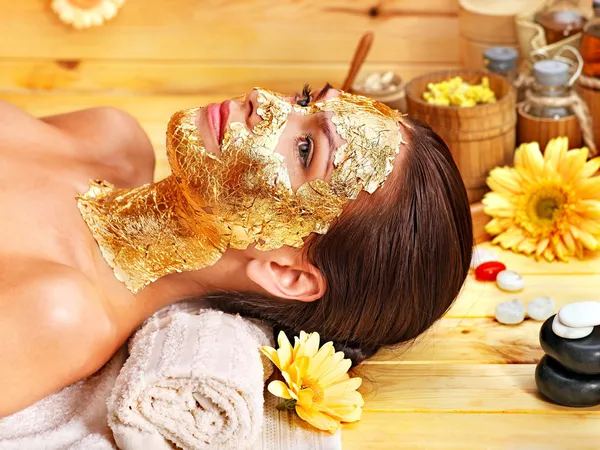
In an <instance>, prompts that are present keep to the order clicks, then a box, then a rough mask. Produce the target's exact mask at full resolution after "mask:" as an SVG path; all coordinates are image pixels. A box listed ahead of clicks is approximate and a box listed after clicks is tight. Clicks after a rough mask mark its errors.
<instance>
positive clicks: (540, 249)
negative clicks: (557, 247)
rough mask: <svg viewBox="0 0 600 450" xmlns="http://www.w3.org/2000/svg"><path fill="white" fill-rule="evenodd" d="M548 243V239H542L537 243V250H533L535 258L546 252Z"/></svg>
mask: <svg viewBox="0 0 600 450" xmlns="http://www.w3.org/2000/svg"><path fill="white" fill-rule="evenodd" d="M549 243H550V239H548V238H546V239H542V240H541V241H540V242H539V243H538V245H537V248H536V249H535V254H536V256H542V254H543V253H544V252H545V251H546V248H547V247H548V244H549Z"/></svg>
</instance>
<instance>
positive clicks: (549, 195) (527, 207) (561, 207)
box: [516, 183, 569, 238]
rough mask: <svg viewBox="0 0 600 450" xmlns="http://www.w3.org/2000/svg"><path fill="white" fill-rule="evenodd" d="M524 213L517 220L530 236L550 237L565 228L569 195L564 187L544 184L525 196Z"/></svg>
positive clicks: (518, 215)
mask: <svg viewBox="0 0 600 450" xmlns="http://www.w3.org/2000/svg"><path fill="white" fill-rule="evenodd" d="M523 205H524V208H523V211H522V212H521V213H520V214H517V217H516V220H517V222H518V223H519V225H521V226H522V227H523V228H525V229H526V230H527V231H528V232H529V233H530V234H532V235H533V236H536V237H541V238H546V237H549V236H550V235H551V234H552V233H553V232H554V231H556V230H557V229H561V228H563V226H564V225H565V219H566V218H567V216H568V210H569V194H568V191H567V190H566V189H565V188H564V187H563V186H558V185H554V184H549V183H542V184H540V185H538V186H537V187H536V189H533V190H531V191H530V192H529V193H527V194H525V196H524V197H523Z"/></svg>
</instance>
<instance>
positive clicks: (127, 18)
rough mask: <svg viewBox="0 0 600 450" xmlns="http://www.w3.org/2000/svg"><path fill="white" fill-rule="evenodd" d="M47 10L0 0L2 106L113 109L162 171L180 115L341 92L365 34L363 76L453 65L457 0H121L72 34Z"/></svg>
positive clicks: (46, 4) (32, 2)
mask: <svg viewBox="0 0 600 450" xmlns="http://www.w3.org/2000/svg"><path fill="white" fill-rule="evenodd" d="M50 3H51V2H50V0H0V99H4V100H8V101H9V102H12V103H14V104H16V105H17V106H19V107H21V108H23V109H25V110H26V111H27V112H29V113H30V114H33V115H36V116H44V115H51V114H57V113H62V112H65V111H70V110H76V109H82V108H87V107H91V106H115V107H118V108H121V109H124V110H126V111H128V112H130V113H131V114H133V115H134V117H136V118H137V119H138V120H139V121H140V123H141V124H142V126H143V127H144V129H145V130H146V132H147V133H148V135H149V136H150V140H151V141H152V144H153V145H154V148H155V151H156V156H157V167H156V178H157V179H160V178H163V177H164V176H167V175H168V174H169V173H170V169H169V166H168V164H167V161H166V155H165V129H166V124H167V122H168V120H169V117H170V116H171V114H172V113H173V112H175V111H177V110H179V109H183V108H189V107H194V106H200V105H205V104H207V103H209V102H215V101H222V100H223V99H224V98H229V97H232V96H235V95H241V94H243V93H245V92H248V90H250V89H251V88H253V87H255V86H261V87H266V88H269V89H273V90H276V91H279V92H284V93H294V92H298V91H299V90H300V89H301V88H302V86H303V85H304V84H305V83H309V84H311V85H312V86H314V87H318V86H320V85H323V84H324V83H325V82H326V81H329V82H330V83H332V84H333V85H334V86H335V85H338V86H339V85H341V83H342V82H343V80H344V78H345V75H346V71H347V69H348V64H349V62H350V60H351V58H352V56H353V53H354V49H355V47H356V45H357V43H358V41H359V39H360V37H361V36H362V34H363V33H364V32H365V31H368V30H370V31H373V32H374V34H375V40H374V44H373V47H372V49H371V52H370V54H369V58H368V60H367V64H365V66H364V71H369V70H394V71H396V72H397V73H398V74H400V75H401V76H402V77H403V78H404V80H405V81H406V80H409V79H411V78H413V77H415V76H418V75H421V74H424V73H427V72H430V71H434V70H439V69H445V68H457V67H459V66H460V62H459V61H460V56H459V45H458V43H459V33H458V0H420V1H416V0H126V2H125V5H124V6H123V8H122V9H121V10H120V12H119V14H118V15H117V16H116V17H115V18H114V19H112V20H111V21H109V22H107V23H106V24H105V25H104V26H102V27H96V28H91V29H88V30H81V31H79V30H75V29H73V28H71V27H70V26H69V25H66V24H63V23H62V22H61V21H60V20H59V19H58V17H57V16H56V15H55V14H54V12H53V11H52V10H51V9H50Z"/></svg>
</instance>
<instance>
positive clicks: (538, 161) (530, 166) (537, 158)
mask: <svg viewBox="0 0 600 450" xmlns="http://www.w3.org/2000/svg"><path fill="white" fill-rule="evenodd" d="M523 166H524V167H526V168H527V170H528V171H529V173H531V174H532V175H533V176H540V175H541V174H542V170H543V169H544V157H543V156H542V152H541V151H540V147H539V145H537V143H535V145H528V146H527V147H526V148H525V151H524V152H523Z"/></svg>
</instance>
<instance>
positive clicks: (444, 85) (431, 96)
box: [423, 77, 496, 107]
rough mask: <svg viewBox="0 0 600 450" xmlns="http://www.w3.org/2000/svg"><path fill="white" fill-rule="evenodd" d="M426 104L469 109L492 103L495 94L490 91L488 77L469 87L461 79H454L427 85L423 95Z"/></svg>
mask: <svg viewBox="0 0 600 450" xmlns="http://www.w3.org/2000/svg"><path fill="white" fill-rule="evenodd" d="M423 99H424V100H427V103H431V104H433V105H438V106H462V107H469V106H475V105H477V104H481V103H494V102H495V101H496V94H494V91H492V90H491V89H490V80H489V79H488V77H483V78H482V79H481V84H476V85H471V84H469V83H467V82H466V81H463V79H462V78H461V77H454V78H451V79H450V80H447V81H441V82H439V83H429V84H428V85H427V91H426V92H424V93H423Z"/></svg>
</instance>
